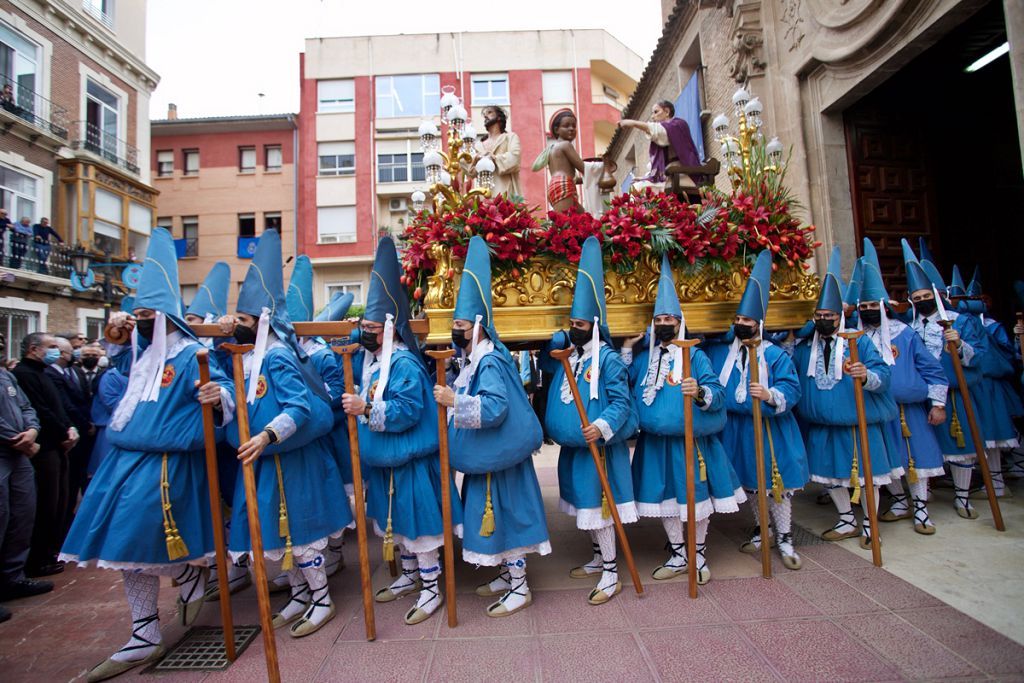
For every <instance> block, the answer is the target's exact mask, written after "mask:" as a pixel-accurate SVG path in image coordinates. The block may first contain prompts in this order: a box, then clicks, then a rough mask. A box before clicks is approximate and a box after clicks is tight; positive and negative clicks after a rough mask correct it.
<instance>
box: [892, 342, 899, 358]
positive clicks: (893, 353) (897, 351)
mask: <svg viewBox="0 0 1024 683" xmlns="http://www.w3.org/2000/svg"><path fill="white" fill-rule="evenodd" d="M890 348H891V349H892V357H893V359H896V358H899V357H900V350H899V349H897V348H896V345H895V344H892V345H890Z"/></svg>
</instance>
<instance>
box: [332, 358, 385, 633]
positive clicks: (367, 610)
mask: <svg viewBox="0 0 1024 683" xmlns="http://www.w3.org/2000/svg"><path fill="white" fill-rule="evenodd" d="M331 350H332V351H334V352H335V353H337V354H338V355H340V356H341V362H342V365H343V366H344V370H345V393H346V394H354V393H356V388H355V381H354V380H353V379H352V378H353V374H352V354H353V353H355V352H356V351H358V350H359V344H349V345H347V346H334V345H333V344H332V345H331ZM347 418H348V452H349V455H350V456H351V458H352V490H353V492H354V493H355V498H356V505H355V508H356V510H355V513H356V542H357V544H358V545H359V578H360V581H361V583H362V589H363V619H364V621H365V622H366V639H367V640H376V639H377V625H376V622H375V620H374V615H373V587H372V585H371V581H370V548H369V546H368V544H367V541H366V499H365V496H364V493H363V468H362V465H361V464H360V463H359V427H358V426H357V425H356V416H355V415H347Z"/></svg>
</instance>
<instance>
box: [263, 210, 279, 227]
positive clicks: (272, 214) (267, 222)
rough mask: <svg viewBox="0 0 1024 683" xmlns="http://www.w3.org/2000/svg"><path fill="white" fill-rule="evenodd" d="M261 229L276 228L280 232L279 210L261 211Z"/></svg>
mask: <svg viewBox="0 0 1024 683" xmlns="http://www.w3.org/2000/svg"><path fill="white" fill-rule="evenodd" d="M263 229H264V230H277V231H278V232H281V212H280V211H264V212H263Z"/></svg>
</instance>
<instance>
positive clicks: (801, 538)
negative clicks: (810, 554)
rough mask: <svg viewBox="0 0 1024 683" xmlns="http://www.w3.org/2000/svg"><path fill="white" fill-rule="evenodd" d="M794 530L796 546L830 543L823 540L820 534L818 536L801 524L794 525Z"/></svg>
mask: <svg viewBox="0 0 1024 683" xmlns="http://www.w3.org/2000/svg"><path fill="white" fill-rule="evenodd" d="M792 529H793V545H794V546H808V545H825V544H826V543H828V541H826V540H824V539H822V537H821V535H820V534H816V533H814V532H813V531H811V530H810V529H807V528H805V527H802V526H800V525H799V524H793V525H792Z"/></svg>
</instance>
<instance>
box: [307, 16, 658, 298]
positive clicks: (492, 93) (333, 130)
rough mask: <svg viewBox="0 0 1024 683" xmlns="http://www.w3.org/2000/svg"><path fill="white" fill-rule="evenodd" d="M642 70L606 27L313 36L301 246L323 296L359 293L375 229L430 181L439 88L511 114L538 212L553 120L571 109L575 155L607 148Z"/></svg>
mask: <svg viewBox="0 0 1024 683" xmlns="http://www.w3.org/2000/svg"><path fill="white" fill-rule="evenodd" d="M641 66H642V63H641V60H640V58H639V57H638V56H637V55H636V54H635V53H633V52H632V51H631V50H629V49H628V48H626V47H625V46H624V45H623V44H622V43H620V42H619V41H617V40H616V39H615V38H613V37H612V36H611V35H609V34H608V33H606V32H605V31H600V30H579V31H572V30H565V31H510V32H488V33H462V34H423V35H401V36H364V37H356V38H311V39H308V40H307V41H306V51H305V53H304V54H303V55H302V56H301V61H300V70H301V105H300V108H301V113H300V117H299V140H300V144H299V149H300V153H299V160H298V165H299V173H298V175H299V219H298V222H299V225H300V226H301V227H300V229H299V235H298V244H299V247H298V248H299V252H300V253H305V254H308V255H309V256H310V258H311V259H312V260H313V263H314V272H315V303H316V305H317V306H318V307H319V306H322V305H323V304H324V303H325V301H326V300H327V298H328V297H329V295H330V293H331V292H332V291H337V290H344V291H352V292H353V293H354V295H355V300H356V302H357V303H361V302H362V301H363V300H364V297H365V292H366V287H367V286H368V278H369V273H370V268H371V265H372V262H373V252H374V245H375V244H376V241H377V237H378V235H379V234H380V233H381V232H389V231H391V232H397V231H399V230H401V227H402V226H403V225H404V224H405V221H407V220H408V218H409V215H410V213H409V208H410V202H409V196H410V195H411V194H412V192H413V191H415V190H416V189H420V188H423V187H424V186H425V183H424V181H423V180H424V169H423V165H422V156H423V155H422V153H421V152H420V146H419V138H418V133H417V129H418V127H419V125H420V123H421V122H422V121H423V120H424V119H433V120H434V121H435V122H438V121H439V117H438V114H439V108H440V107H439V96H440V92H441V88H442V87H444V86H452V87H454V88H455V92H456V94H458V95H459V96H461V97H462V98H463V101H464V103H465V104H466V108H467V110H468V111H469V112H470V119H471V121H472V122H475V123H476V125H477V127H478V128H479V129H482V125H480V124H481V121H482V118H481V116H480V111H481V109H482V107H483V106H486V105H487V104H498V105H500V106H502V107H503V108H504V109H505V110H506V111H507V112H508V115H509V120H508V129H509V130H511V131H514V132H515V133H517V134H518V136H519V138H520V141H521V143H522V171H521V179H522V185H523V192H524V194H525V198H526V201H527V202H528V204H529V205H530V206H535V207H544V206H545V205H546V199H545V194H544V191H545V183H546V178H545V176H544V174H543V173H531V172H530V170H529V169H530V165H531V163H532V162H533V160H534V159H535V158H536V157H537V155H538V154H539V153H540V152H541V151H542V150H543V148H544V146H545V145H546V143H547V131H548V127H549V123H550V120H551V118H552V117H553V116H554V114H555V113H557V112H558V111H560V110H562V109H566V108H569V109H572V110H574V111H575V112H576V113H577V117H578V124H579V125H578V131H579V133H578V147H579V150H580V153H581V154H582V156H584V157H591V156H595V155H597V154H600V153H602V152H603V151H604V149H605V147H606V146H607V144H608V141H609V140H610V139H611V137H612V135H613V134H614V131H615V124H616V122H617V121H618V120H619V118H620V111H621V110H622V107H623V106H624V105H625V103H626V101H627V99H628V98H629V96H630V95H631V93H632V92H633V88H634V87H635V85H636V81H637V79H638V78H639V75H640V70H641ZM479 132H483V131H482V130H480V131H479Z"/></svg>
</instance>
